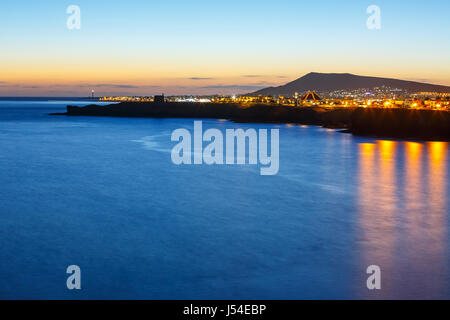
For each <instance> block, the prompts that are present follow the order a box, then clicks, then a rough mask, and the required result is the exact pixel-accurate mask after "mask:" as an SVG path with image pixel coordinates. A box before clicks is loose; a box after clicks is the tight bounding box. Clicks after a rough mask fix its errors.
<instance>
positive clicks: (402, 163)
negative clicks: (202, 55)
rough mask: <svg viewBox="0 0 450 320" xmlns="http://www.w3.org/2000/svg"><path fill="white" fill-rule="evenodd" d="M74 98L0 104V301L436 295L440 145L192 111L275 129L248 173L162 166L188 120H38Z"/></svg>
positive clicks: (445, 164) (445, 221) (442, 178)
mask: <svg viewBox="0 0 450 320" xmlns="http://www.w3.org/2000/svg"><path fill="white" fill-rule="evenodd" d="M89 103H91V102H90V101H87V100H79V99H44V98H41V99H30V98H29V99H2V100H0V241H1V246H0V298H1V299H380V298H394V299H405V298H412V299H430V298H443V299H449V298H450V289H449V287H450V286H449V284H450V270H449V267H448V262H449V260H450V259H449V253H450V250H449V240H450V239H449V228H450V222H449V198H448V195H449V191H450V187H449V183H448V173H449V165H450V160H449V151H450V146H449V144H448V143H446V142H414V141H396V140H377V139H372V138H363V137H355V136H352V135H350V134H345V133H341V132H338V131H336V130H330V129H324V128H320V127H312V126H298V125H272V124H237V123H233V122H229V121H223V120H203V126H204V129H208V128H217V129H219V130H221V131H222V132H225V130H226V129H236V128H243V129H247V128H255V129H272V128H278V129H280V170H279V173H278V175H276V176H261V175H260V171H259V168H258V166H251V165H245V166H229V165H228V166H227V165H215V166H208V165H195V166H194V165H191V166H189V165H185V166H176V165H174V164H173V163H172V161H171V153H170V152H171V149H172V147H173V146H174V145H175V143H173V142H171V139H170V137H171V133H172V132H173V130H175V129H178V128H187V129H189V130H193V120H192V119H131V118H108V117H104V118H102V117H66V116H50V115H49V113H52V112H64V111H65V106H66V105H67V104H76V105H86V104H89ZM69 265H78V266H80V268H81V270H82V290H80V291H76V290H74V291H70V290H68V289H67V287H66V279H67V277H68V274H66V268H67V267H68V266H69ZM370 265H378V266H380V268H381V271H382V289H381V290H374V291H370V290H368V289H367V286H366V280H367V277H368V276H369V275H368V274H366V269H367V267H368V266H370Z"/></svg>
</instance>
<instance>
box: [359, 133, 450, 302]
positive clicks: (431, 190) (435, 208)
mask: <svg viewBox="0 0 450 320" xmlns="http://www.w3.org/2000/svg"><path fill="white" fill-rule="evenodd" d="M447 150H448V143H447V142H426V143H418V142H396V141H387V140H380V141H377V142H376V143H361V144H359V160H360V161H359V172H358V175H359V186H358V194H359V197H358V203H359V223H360V226H361V233H362V234H363V239H364V241H362V250H361V252H362V253H363V255H364V257H363V261H365V263H363V265H365V266H369V265H379V266H380V267H381V269H382V279H383V281H382V286H383V288H382V290H381V291H380V292H377V293H369V292H366V293H365V294H364V295H365V296H368V297H380V298H392V297H393V298H396V297H402V298H407V297H408V296H410V297H411V298H414V297H417V296H421V297H429V298H433V296H437V297H438V296H439V295H440V294H443V293H444V292H445V290H446V289H447V286H448V283H447V281H448V279H447V278H446V272H447V268H448V267H447V264H448V244H447V243H446V237H447V235H446V232H447V230H446V228H447V219H448V216H447V212H448V208H447V207H446V203H447V201H446V199H447V198H446V197H447V194H446V190H447V186H446V182H447V162H446V157H447Z"/></svg>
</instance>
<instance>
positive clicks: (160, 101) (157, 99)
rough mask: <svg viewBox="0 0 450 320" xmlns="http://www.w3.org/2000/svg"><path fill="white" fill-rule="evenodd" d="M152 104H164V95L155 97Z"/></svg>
mask: <svg viewBox="0 0 450 320" xmlns="http://www.w3.org/2000/svg"><path fill="white" fill-rule="evenodd" d="M154 102H155V103H164V102H165V99H164V93H163V94H162V95H160V96H155V99H154Z"/></svg>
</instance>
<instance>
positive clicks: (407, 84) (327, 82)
mask: <svg viewBox="0 0 450 320" xmlns="http://www.w3.org/2000/svg"><path fill="white" fill-rule="evenodd" d="M383 85H384V86H386V87H391V88H397V89H403V90H407V91H408V92H412V93H414V92H422V91H426V92H450V87H447V86H440V85H434V84H429V83H420V82H414V81H405V80H397V79H388V78H376V77H364V76H357V75H353V74H349V73H315V72H312V73H308V74H307V75H305V76H303V77H301V78H299V79H297V80H294V81H292V82H289V83H287V84H285V85H283V86H279V87H270V88H265V89H261V90H259V91H256V92H254V93H253V94H252V95H259V94H261V95H265V96H269V95H280V94H282V95H293V94H294V93H295V92H299V93H301V92H305V91H308V90H311V91H318V92H330V91H335V90H341V89H347V90H354V89H360V88H361V89H362V88H366V89H371V88H375V87H381V86H383Z"/></svg>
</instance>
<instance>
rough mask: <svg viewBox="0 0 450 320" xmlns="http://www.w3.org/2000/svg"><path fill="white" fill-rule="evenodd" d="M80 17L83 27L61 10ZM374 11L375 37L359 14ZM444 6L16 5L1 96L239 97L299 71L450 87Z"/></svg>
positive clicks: (7, 9) (5, 34)
mask: <svg viewBox="0 0 450 320" xmlns="http://www.w3.org/2000/svg"><path fill="white" fill-rule="evenodd" d="M71 4H75V5H78V6H79V7H80V8H81V23H82V24H81V30H72V31H71V30H68V29H67V28H66V20H67V18H68V16H69V15H68V14H66V8H67V7H68V6H69V5H71ZM372 4H375V5H378V6H379V7H380V8H381V14H382V26H381V30H377V31H374V30H368V29H367V28H366V20H367V18H368V14H367V13H366V9H367V7H368V6H369V5H372ZM449 11H450V2H449V1H442V0H441V1H437V0H429V1H403V0H400V1H393V0H390V1H386V0H383V1H376V0H375V1H357V0H353V1H345V2H343V1H331V0H316V1H301V0H297V1H292V0H291V1H284V0H278V1H267V0H259V1H253V0H252V1H244V0H241V1H235V0H228V1H220V2H219V1H212V0H209V1H196V0H192V1H188V0H183V1H181V0H164V1H142V0H128V1H121V0H120V1H119V0H117V1H113V0H110V1H105V0H89V1H87V0H73V1H61V0H53V1H51V0H42V1H29V0H26V1H24V0H15V1H12V2H3V3H2V8H1V10H0V26H1V28H0V41H1V44H2V46H1V50H0V63H1V70H2V71H1V73H0V95H2V96H15V95H25V96H26V95H28V96H38V95H58V96H74V95H75V96H77V95H87V94H88V93H89V92H90V90H91V89H95V90H96V92H97V94H99V95H110V94H111V95H113V94H130V95H131V94H148V95H151V94H155V93H161V92H165V93H167V94H198V93H205V94H206V93H241V92H248V91H252V90H254V89H258V88H261V87H265V86H270V85H280V84H284V83H286V82H288V81H291V80H294V79H296V78H298V77H300V76H302V75H303V74H305V73H308V72H311V71H316V72H350V73H355V74H360V75H373V76H385V77H393V78H400V79H408V80H417V81H424V82H430V83H437V84H445V85H450V54H449V52H450V42H449V38H450V37H449V34H450V19H448V12H449Z"/></svg>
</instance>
